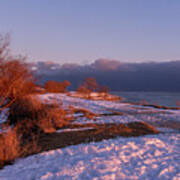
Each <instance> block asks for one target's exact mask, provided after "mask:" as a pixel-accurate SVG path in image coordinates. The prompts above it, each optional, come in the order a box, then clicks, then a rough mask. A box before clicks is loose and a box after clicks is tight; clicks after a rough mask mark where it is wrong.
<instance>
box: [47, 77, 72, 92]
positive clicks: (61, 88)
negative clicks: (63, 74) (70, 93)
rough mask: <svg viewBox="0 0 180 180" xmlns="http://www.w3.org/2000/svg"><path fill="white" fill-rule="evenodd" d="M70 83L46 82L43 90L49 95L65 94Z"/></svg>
mask: <svg viewBox="0 0 180 180" xmlns="http://www.w3.org/2000/svg"><path fill="white" fill-rule="evenodd" d="M70 84H71V83H70V82H69V81H67V80H65V81H64V82H58V81H53V80H51V81H47V82H46V83H45V84H44V88H45V89H46V90H47V92H51V93H65V92H67V87H68V86H70Z"/></svg>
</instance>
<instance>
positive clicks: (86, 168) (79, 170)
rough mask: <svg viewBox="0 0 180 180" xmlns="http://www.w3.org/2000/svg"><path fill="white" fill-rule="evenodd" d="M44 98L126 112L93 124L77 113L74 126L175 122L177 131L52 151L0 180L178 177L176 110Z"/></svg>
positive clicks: (21, 164)
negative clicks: (132, 122)
mask: <svg viewBox="0 0 180 180" xmlns="http://www.w3.org/2000/svg"><path fill="white" fill-rule="evenodd" d="M41 98H42V100H44V101H49V100H51V99H54V98H55V99H57V100H58V101H60V99H61V101H63V102H64V106H65V107H67V106H68V105H72V106H76V107H79V108H86V109H88V110H90V111H92V112H94V113H104V112H106V113H110V112H112V111H119V112H124V113H125V114H124V115H117V116H105V117H96V121H93V120H89V119H87V118H82V117H79V118H78V116H77V115H76V118H77V120H76V122H81V123H87V122H92V121H93V122H96V123H105V122H106V123H110V122H111V123H112V122H114V123H126V122H130V121H145V122H151V123H154V124H155V125H157V126H158V124H159V123H160V122H161V123H169V122H172V123H174V122H176V123H177V125H176V128H172V127H173V126H172V127H170V128H169V127H166V128H164V127H163V128H162V127H159V129H160V130H161V131H162V133H160V134H158V135H148V136H142V137H136V138H132V137H131V138H122V137H117V138H116V139H109V140H103V141H101V142H92V143H89V144H80V145H74V146H69V147H66V148H62V149H57V150H51V151H48V152H43V153H41V154H37V155H33V156H30V157H27V158H24V159H19V160H17V161H16V162H15V164H13V165H10V166H6V167H5V168H4V169H2V170H0V179H2V180H15V179H17V180H21V179H22V180H24V179H25V180H31V179H55V180H56V179H60V180H61V179H62V180H69V179H79V180H88V179H94V180H98V179H103V180H104V179H107V180H111V179H117V180H119V179H133V180H134V179H153V180H154V179H162V180H164V179H174V180H178V179H180V127H179V126H178V125H179V124H178V123H179V122H180V111H178V110H162V109H155V108H148V107H143V106H137V105H136V106H135V105H130V104H125V103H117V102H108V101H90V100H84V99H78V98H72V97H67V96H66V95H63V94H60V95H54V94H48V95H41ZM69 130H70V129H68V131H69Z"/></svg>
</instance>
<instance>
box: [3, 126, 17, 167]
mask: <svg viewBox="0 0 180 180" xmlns="http://www.w3.org/2000/svg"><path fill="white" fill-rule="evenodd" d="M19 154H20V143H19V139H18V136H17V133H16V129H11V130H9V131H8V132H7V133H4V134H2V135H1V136H0V168H1V167H3V166H4V164H6V163H11V162H12V161H14V159H16V158H17V157H19Z"/></svg>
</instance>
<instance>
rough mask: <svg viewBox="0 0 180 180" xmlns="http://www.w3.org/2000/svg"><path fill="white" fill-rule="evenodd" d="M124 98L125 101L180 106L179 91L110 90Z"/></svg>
mask: <svg viewBox="0 0 180 180" xmlns="http://www.w3.org/2000/svg"><path fill="white" fill-rule="evenodd" d="M112 94H116V95H119V96H121V97H124V98H125V100H124V101H125V102H143V101H146V102H148V103H149V104H158V105H163V106H171V107H177V106H180V92H179V93H169V92H112Z"/></svg>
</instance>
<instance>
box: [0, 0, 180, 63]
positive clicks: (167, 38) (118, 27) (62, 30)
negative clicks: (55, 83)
mask: <svg viewBox="0 0 180 180" xmlns="http://www.w3.org/2000/svg"><path fill="white" fill-rule="evenodd" d="M6 32H9V33H10V34H11V48H12V49H13V53H15V54H19V53H20V54H23V55H27V56H28V57H29V60H32V61H46V60H48V61H56V62H60V63H64V62H73V63H89V62H92V61H94V60H95V59H98V58H109V59H116V60H120V61H124V62H142V61H168V60H179V59H180V48H179V47H180V1H179V0H29V1H28V0H1V2H0V33H6Z"/></svg>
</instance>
